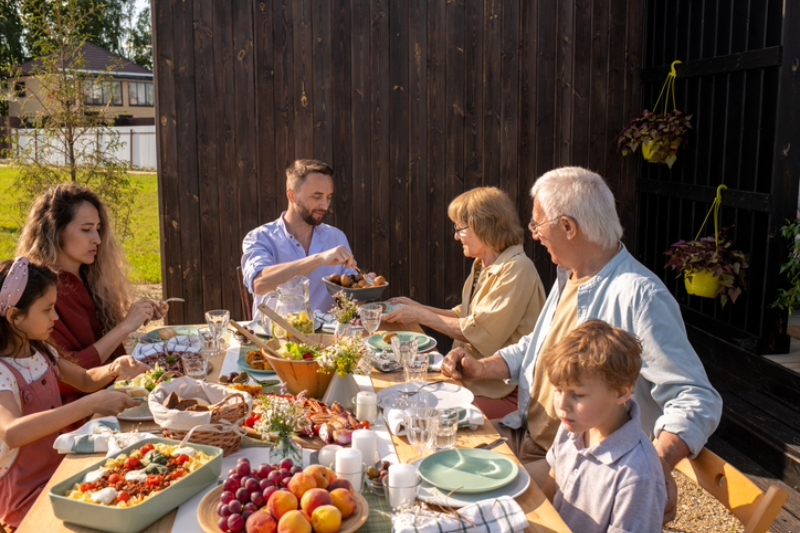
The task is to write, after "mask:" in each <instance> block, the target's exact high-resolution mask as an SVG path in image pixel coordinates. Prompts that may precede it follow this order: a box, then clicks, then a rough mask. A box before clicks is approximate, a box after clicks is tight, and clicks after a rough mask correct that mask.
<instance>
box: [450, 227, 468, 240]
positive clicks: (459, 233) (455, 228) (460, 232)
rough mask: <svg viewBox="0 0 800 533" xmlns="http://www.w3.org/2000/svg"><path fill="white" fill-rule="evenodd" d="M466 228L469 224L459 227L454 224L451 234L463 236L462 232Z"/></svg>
mask: <svg viewBox="0 0 800 533" xmlns="http://www.w3.org/2000/svg"><path fill="white" fill-rule="evenodd" d="M468 229H469V225H467V226H462V227H460V228H457V227H456V226H453V236H455V237H461V236H463V234H464V232H465V231H466V230H468Z"/></svg>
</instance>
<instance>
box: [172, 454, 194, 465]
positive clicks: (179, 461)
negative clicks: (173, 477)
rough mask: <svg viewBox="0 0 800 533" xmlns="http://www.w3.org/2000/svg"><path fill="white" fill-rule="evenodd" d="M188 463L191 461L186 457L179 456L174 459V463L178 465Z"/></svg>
mask: <svg viewBox="0 0 800 533" xmlns="http://www.w3.org/2000/svg"><path fill="white" fill-rule="evenodd" d="M189 461H191V459H190V458H189V456H188V455H183V454H181V455H179V456H178V457H176V458H175V463H176V464H179V465H184V464H186V463H188V462H189Z"/></svg>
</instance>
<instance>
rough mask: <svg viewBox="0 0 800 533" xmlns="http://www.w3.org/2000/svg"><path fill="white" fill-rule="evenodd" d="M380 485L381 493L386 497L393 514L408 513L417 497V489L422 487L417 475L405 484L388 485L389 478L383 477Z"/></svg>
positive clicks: (420, 479)
mask: <svg viewBox="0 0 800 533" xmlns="http://www.w3.org/2000/svg"><path fill="white" fill-rule="evenodd" d="M381 484H382V485H383V493H384V494H385V495H386V501H387V502H388V504H389V508H390V509H391V510H392V512H393V513H396V514H397V513H402V512H403V511H408V509H410V508H411V507H413V506H414V505H415V504H416V502H417V498H418V497H419V488H420V487H421V486H422V478H421V477H419V475H415V476H414V477H413V479H410V480H408V481H406V482H401V483H397V484H396V485H390V484H389V476H383V478H381Z"/></svg>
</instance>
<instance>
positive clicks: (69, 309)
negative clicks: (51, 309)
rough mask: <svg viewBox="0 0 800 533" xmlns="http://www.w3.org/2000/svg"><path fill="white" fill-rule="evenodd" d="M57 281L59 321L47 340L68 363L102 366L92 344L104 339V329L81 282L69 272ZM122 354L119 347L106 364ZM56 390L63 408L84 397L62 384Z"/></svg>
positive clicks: (93, 366) (121, 348)
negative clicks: (58, 392)
mask: <svg viewBox="0 0 800 533" xmlns="http://www.w3.org/2000/svg"><path fill="white" fill-rule="evenodd" d="M58 281H59V283H58V299H57V300H56V312H57V313H58V320H57V321H56V324H55V326H54V327H53V333H52V334H51V336H50V340H51V341H52V342H53V343H54V344H56V345H57V346H58V347H59V348H61V349H62V350H63V351H64V352H65V354H66V356H67V358H68V359H71V360H72V361H75V362H76V363H78V364H79V365H81V366H82V367H83V368H86V369H89V368H95V367H98V366H102V365H103V362H102V361H101V360H100V354H99V353H97V349H96V348H95V347H94V343H95V342H97V340H98V339H100V338H101V337H102V336H103V326H102V324H101V323H100V319H99V318H97V310H96V309H95V307H94V302H93V301H92V297H91V296H90V295H89V291H87V290H86V287H85V286H84V284H83V282H82V281H81V280H80V279H79V278H78V277H77V276H75V275H74V274H72V273H70V272H64V271H62V272H61V273H60V274H59V275H58ZM124 354H125V348H124V347H123V346H122V345H120V346H119V347H118V348H117V349H116V350H115V351H114V353H113V354H112V355H111V357H110V358H109V361H110V360H112V359H114V358H115V357H118V356H120V355H124ZM59 390H60V391H61V399H62V401H63V403H65V404H66V403H69V402H72V401H75V400H77V399H78V398H80V397H81V396H83V395H84V393H82V392H79V391H78V390H76V389H74V388H73V387H70V386H69V385H67V384H65V383H63V382H59Z"/></svg>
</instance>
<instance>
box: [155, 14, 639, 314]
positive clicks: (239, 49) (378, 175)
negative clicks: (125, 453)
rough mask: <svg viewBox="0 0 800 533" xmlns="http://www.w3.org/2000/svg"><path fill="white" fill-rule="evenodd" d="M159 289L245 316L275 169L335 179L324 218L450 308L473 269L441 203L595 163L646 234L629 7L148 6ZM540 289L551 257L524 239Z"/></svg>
mask: <svg viewBox="0 0 800 533" xmlns="http://www.w3.org/2000/svg"><path fill="white" fill-rule="evenodd" d="M152 4H153V22H154V24H153V41H154V52H155V74H156V85H157V104H156V112H157V113H156V115H157V118H156V124H157V130H158V131H157V133H158V150H159V187H160V198H161V206H160V207H161V230H162V231H161V235H162V252H163V257H162V264H163V265H164V267H163V268H164V286H165V293H166V295H169V296H183V297H185V298H187V305H184V306H174V308H173V311H171V313H170V317H169V320H170V321H171V322H197V321H200V320H202V311H203V310H204V309H209V308H215V307H220V306H222V307H225V308H228V309H231V310H232V311H234V315H235V316H236V315H238V314H239V309H240V303H239V296H238V291H237V288H236V285H237V280H236V275H235V267H236V266H237V265H238V264H239V260H240V257H241V240H242V237H243V236H244V235H245V234H246V233H247V232H248V231H249V230H251V229H252V228H254V227H256V226H258V225H260V224H263V223H265V222H268V221H270V220H274V219H275V218H276V217H277V216H278V215H279V214H280V212H281V211H282V210H283V209H285V206H286V199H285V190H284V189H285V187H284V179H285V178H284V169H285V167H286V166H287V165H288V164H289V163H290V162H291V161H293V160H294V159H295V158H300V157H313V158H317V159H321V160H324V161H326V162H328V163H330V164H331V165H332V166H333V167H334V169H335V172H336V174H335V182H336V190H335V193H334V196H335V200H334V206H333V210H332V214H331V215H329V216H328V218H327V222H329V223H332V224H334V225H336V226H337V227H339V228H341V229H342V230H343V231H344V232H345V233H346V234H347V236H348V238H349V240H350V243H351V246H352V248H353V251H354V253H355V256H356V259H357V260H358V261H359V264H360V265H362V266H364V267H367V268H368V269H370V270H374V271H376V272H378V273H381V274H383V275H385V276H386V277H387V279H388V280H389V282H390V284H391V293H392V295H408V296H411V297H412V298H415V299H418V300H420V301H422V302H425V303H428V304H432V305H436V306H451V305H454V304H456V303H457V302H458V300H459V299H460V294H461V286H462V284H463V281H464V279H465V276H466V272H467V270H466V269H467V267H468V264H469V263H468V262H467V261H465V259H464V258H463V255H462V252H461V248H460V246H458V245H457V243H456V242H455V241H454V240H453V231H452V227H453V226H452V223H451V221H450V220H449V219H448V218H447V214H446V212H447V205H448V203H449V202H450V200H451V199H453V198H454V197H455V196H457V195H458V194H460V193H461V192H463V191H465V190H468V189H471V188H473V187H477V186H481V185H496V186H499V187H501V188H502V189H504V190H505V191H507V192H508V193H509V194H510V195H511V196H512V197H513V198H515V199H516V200H517V206H518V210H519V214H520V217H521V219H522V221H523V223H527V221H528V220H529V219H530V210H531V202H530V198H529V196H528V190H529V189H530V187H531V185H532V184H533V182H534V180H535V178H536V177H537V176H539V175H541V174H542V173H544V172H546V171H547V170H550V169H552V168H554V167H558V166H563V165H568V164H574V165H582V166H588V167H590V168H592V169H593V170H596V171H598V172H599V173H601V174H602V175H603V176H605V177H606V178H607V179H608V180H609V182H610V184H611V186H612V188H613V189H614V191H615V193H616V195H617V199H618V202H619V210H620V213H621V215H622V218H623V223H624V225H625V226H626V228H633V225H634V221H635V218H634V216H635V202H636V197H635V179H636V176H635V172H636V168H637V165H636V163H635V162H634V161H633V160H632V158H628V159H626V160H623V159H622V158H621V157H620V156H619V155H618V154H617V153H616V151H615V150H614V148H613V147H612V139H613V137H614V136H615V135H616V133H617V132H618V131H619V130H620V128H621V127H622V126H623V125H624V124H625V123H627V121H628V119H629V118H630V116H631V114H633V113H635V112H638V111H639V104H640V101H641V87H640V84H639V80H638V74H637V68H638V67H640V65H641V55H640V51H641V46H642V5H641V2H639V1H636V0H630V1H624V0H613V1H610V0H590V1H578V0H574V1H557V0H506V1H500V0H428V1H425V0H372V1H366V0H317V1H310V0H293V1H292V0H282V1H281V0H232V1H224V2H223V1H214V2H211V1H207V0H205V1H204V0H185V1H182V2H178V1H164V2H152ZM526 247H527V250H528V253H529V255H530V256H531V257H533V258H534V260H535V262H536V265H537V267H538V268H539V272H540V275H541V276H542V277H543V279H544V280H545V283H546V285H548V287H549V284H550V283H551V282H552V279H553V271H552V265H551V264H550V261H549V256H548V255H547V253H546V251H545V250H544V249H543V248H541V247H540V246H539V245H538V244H537V245H535V246H534V245H533V243H532V241H530V237H528V242H527V243H526Z"/></svg>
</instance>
